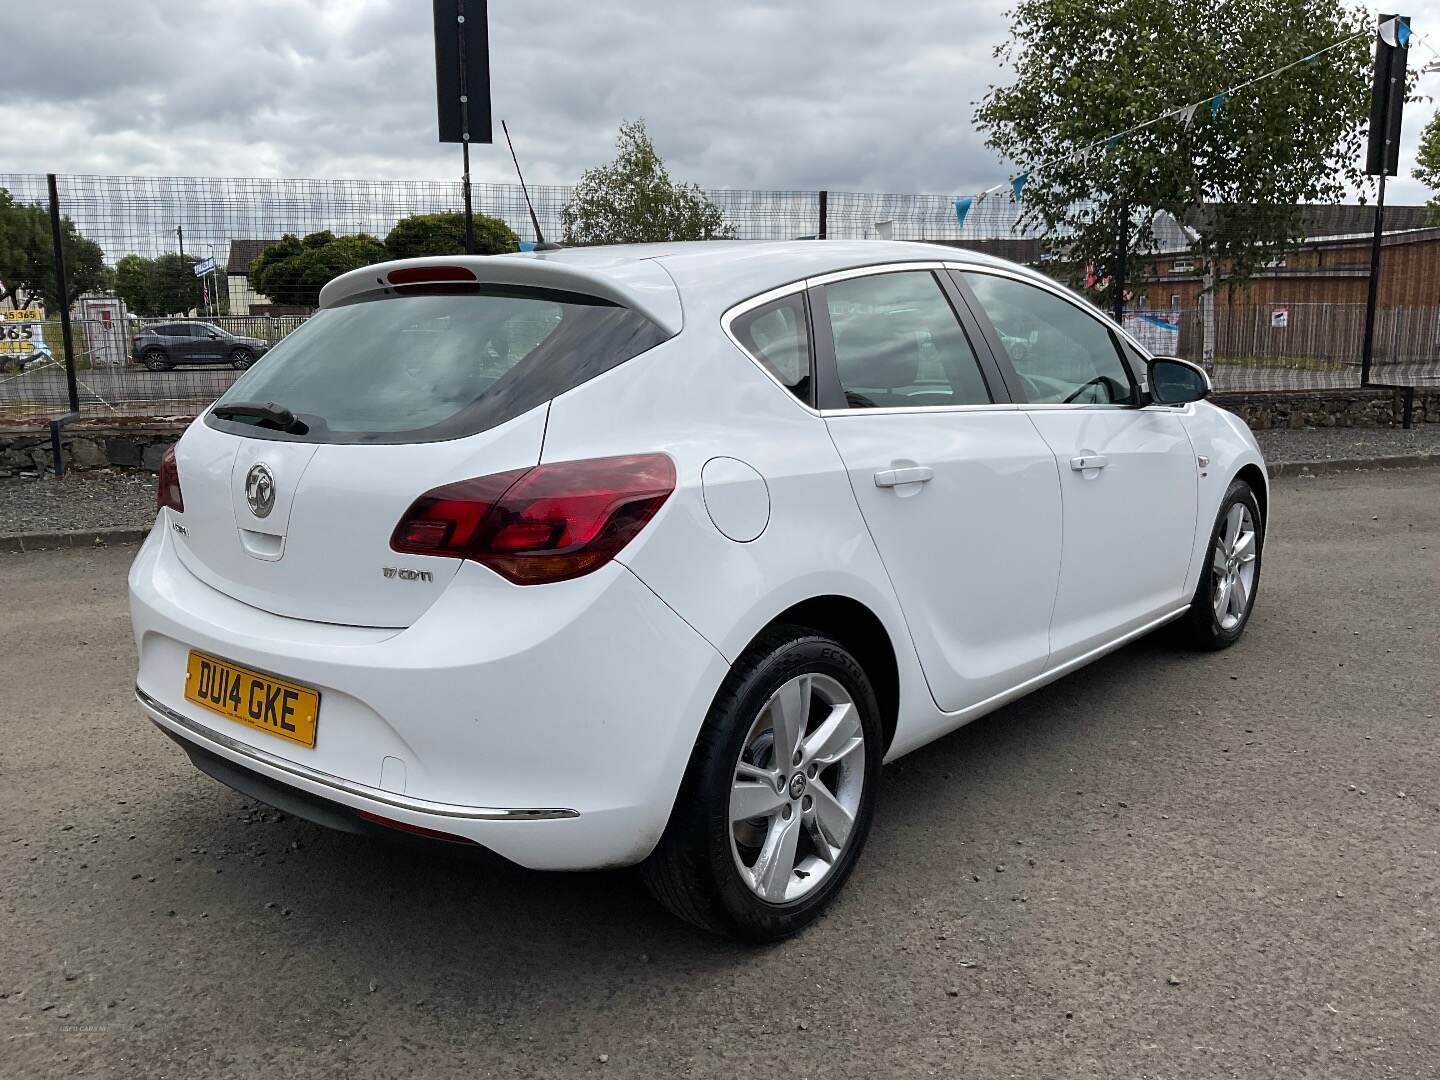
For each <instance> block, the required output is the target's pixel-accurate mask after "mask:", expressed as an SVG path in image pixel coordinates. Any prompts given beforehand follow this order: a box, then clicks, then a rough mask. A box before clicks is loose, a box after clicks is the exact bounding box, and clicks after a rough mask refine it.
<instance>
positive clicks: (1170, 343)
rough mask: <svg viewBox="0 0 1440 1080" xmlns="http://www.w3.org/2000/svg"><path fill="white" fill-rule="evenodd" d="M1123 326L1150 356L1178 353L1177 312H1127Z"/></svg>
mask: <svg viewBox="0 0 1440 1080" xmlns="http://www.w3.org/2000/svg"><path fill="white" fill-rule="evenodd" d="M1123 325H1124V327H1125V332H1126V333H1127V334H1129V335H1130V336H1131V337H1133V338H1134V339H1135V340H1136V341H1138V342H1139V343H1140V344H1141V345H1143V346H1145V348H1146V349H1148V350H1149V351H1150V353H1151V355H1152V356H1175V355H1176V354H1177V353H1179V351H1180V313H1179V312H1178V311H1127V312H1125V320H1124V323H1123Z"/></svg>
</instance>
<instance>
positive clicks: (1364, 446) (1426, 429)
mask: <svg viewBox="0 0 1440 1080" xmlns="http://www.w3.org/2000/svg"><path fill="white" fill-rule="evenodd" d="M1255 438H1256V440H1257V441H1258V442H1259V443H1260V450H1261V452H1262V453H1263V454H1264V455H1265V461H1266V462H1267V463H1268V464H1271V465H1289V464H1291V463H1295V464H1299V463H1302V462H1307V461H1340V460H1344V459H1347V458H1381V457H1404V456H1406V455H1409V454H1440V424H1419V425H1417V426H1416V427H1413V428H1411V429H1410V430H1409V431H1406V430H1405V429H1404V428H1402V427H1393V428H1302V429H1300V430H1298V431H1288V430H1285V431H1280V430H1276V431H1257V432H1256V433H1255Z"/></svg>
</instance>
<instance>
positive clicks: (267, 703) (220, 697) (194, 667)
mask: <svg viewBox="0 0 1440 1080" xmlns="http://www.w3.org/2000/svg"><path fill="white" fill-rule="evenodd" d="M185 699H186V700H187V701H193V702H194V703H195V704H196V705H203V706H204V707H205V708H207V709H209V710H210V711H211V712H214V713H219V714H220V715H221V716H224V717H227V718H229V719H231V720H234V721H236V722H237V723H241V724H248V725H249V726H250V727H253V728H258V729H259V730H261V731H264V732H268V733H269V734H271V735H278V736H279V737H280V738H282V739H289V740H290V741H291V742H297V743H299V744H300V745H301V746H309V747H313V746H314V745H315V725H316V722H317V721H318V719H319V717H320V693H319V691H316V690H311V689H309V688H308V687H305V686H297V685H296V684H295V683H292V682H286V681H285V680H284V679H277V678H275V677H274V676H273V675H262V674H260V672H258V671H251V670H250V669H249V668H247V667H241V666H240V665H239V664H232V663H230V662H229V661H228V660H217V659H216V658H215V657H213V656H210V655H208V654H207V653H202V652H191V653H190V660H189V663H187V664H186V665H185Z"/></svg>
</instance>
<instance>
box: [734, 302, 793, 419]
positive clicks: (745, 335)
mask: <svg viewBox="0 0 1440 1080" xmlns="http://www.w3.org/2000/svg"><path fill="white" fill-rule="evenodd" d="M730 332H731V333H732V334H734V335H735V340H736V341H738V342H740V344H741V346H742V347H743V348H744V349H745V351H746V352H748V353H749V354H750V355H751V356H753V357H754V358H755V359H756V360H758V361H759V362H760V364H761V365H762V366H763V367H764V368H765V370H766V371H768V372H770V374H771V375H774V376H775V378H776V379H777V380H778V381H779V382H780V384H781V385H782V386H784V387H786V388H787V389H788V390H789V391H790V392H791V393H792V394H794V395H795V396H796V397H797V398H799V399H800V400H801V401H803V402H805V403H806V404H807V405H808V404H810V383H811V379H810V371H811V368H812V366H813V359H812V356H811V351H810V331H809V325H808V322H807V320H806V318H805V297H804V294H802V293H792V294H791V295H789V296H782V297H781V298H780V299H779V300H775V301H772V302H771V303H768V304H764V305H762V306H760V307H758V308H755V309H754V310H752V311H747V312H745V314H743V315H738V316H736V317H735V319H734V320H732V321H731V323H730Z"/></svg>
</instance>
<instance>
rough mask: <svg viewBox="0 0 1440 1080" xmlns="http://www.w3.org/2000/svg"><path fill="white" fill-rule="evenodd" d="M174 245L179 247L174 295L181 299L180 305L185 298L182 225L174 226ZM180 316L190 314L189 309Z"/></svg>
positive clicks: (183, 229) (183, 230)
mask: <svg viewBox="0 0 1440 1080" xmlns="http://www.w3.org/2000/svg"><path fill="white" fill-rule="evenodd" d="M175 243H176V244H178V245H179V247H180V267H179V272H178V273H177V275H176V276H177V278H178V279H179V280H178V282H177V284H178V286H179V287H178V288H177V289H176V290H175V295H176V296H179V297H181V298H182V299H181V303H184V299H183V298H184V296H185V291H186V290H185V228H184V226H182V225H176V226H175ZM180 314H182V315H188V314H190V312H189V309H188V308H187V309H185V310H183V311H181V313H180Z"/></svg>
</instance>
